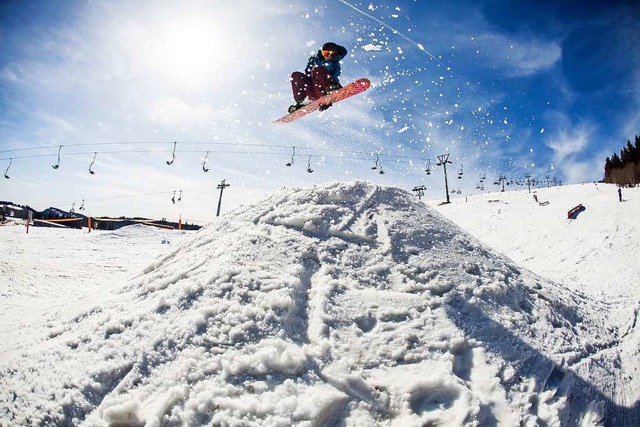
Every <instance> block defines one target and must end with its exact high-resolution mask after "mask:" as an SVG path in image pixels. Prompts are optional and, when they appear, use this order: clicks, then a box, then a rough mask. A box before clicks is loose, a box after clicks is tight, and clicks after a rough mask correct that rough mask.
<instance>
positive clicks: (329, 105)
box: [318, 104, 333, 111]
mask: <svg viewBox="0 0 640 427" xmlns="http://www.w3.org/2000/svg"><path fill="white" fill-rule="evenodd" d="M332 105H333V104H325V105H321V106H320V108H318V110H320V111H324V110H326V109H327V108H329V107H331V106H332Z"/></svg>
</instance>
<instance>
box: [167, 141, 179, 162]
mask: <svg viewBox="0 0 640 427" xmlns="http://www.w3.org/2000/svg"><path fill="white" fill-rule="evenodd" d="M176 144H178V143H177V142H174V143H173V152H172V153H171V160H167V164H168V165H169V166H171V165H172V164H173V162H174V161H175V159H176Z"/></svg>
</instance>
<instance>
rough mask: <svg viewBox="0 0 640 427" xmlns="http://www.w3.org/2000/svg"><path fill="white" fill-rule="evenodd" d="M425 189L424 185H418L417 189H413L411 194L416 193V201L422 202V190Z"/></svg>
mask: <svg viewBox="0 0 640 427" xmlns="http://www.w3.org/2000/svg"><path fill="white" fill-rule="evenodd" d="M426 189H427V188H426V187H425V186H424V185H418V186H417V187H413V190H411V191H413V192H415V193H416V196H418V200H422V196H424V190H426Z"/></svg>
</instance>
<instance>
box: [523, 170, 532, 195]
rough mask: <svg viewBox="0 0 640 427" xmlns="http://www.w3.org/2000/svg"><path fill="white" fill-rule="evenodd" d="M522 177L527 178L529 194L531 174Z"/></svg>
mask: <svg viewBox="0 0 640 427" xmlns="http://www.w3.org/2000/svg"><path fill="white" fill-rule="evenodd" d="M524 177H525V178H527V187H528V188H529V193H531V184H532V182H531V174H530V173H525V174H524Z"/></svg>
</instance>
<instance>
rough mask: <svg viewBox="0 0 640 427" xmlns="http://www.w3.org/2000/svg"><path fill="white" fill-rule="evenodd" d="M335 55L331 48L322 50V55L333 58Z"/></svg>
mask: <svg viewBox="0 0 640 427" xmlns="http://www.w3.org/2000/svg"><path fill="white" fill-rule="evenodd" d="M333 55H334V52H333V51H330V50H323V51H322V56H324V57H325V58H331V57H332V56H333Z"/></svg>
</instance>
